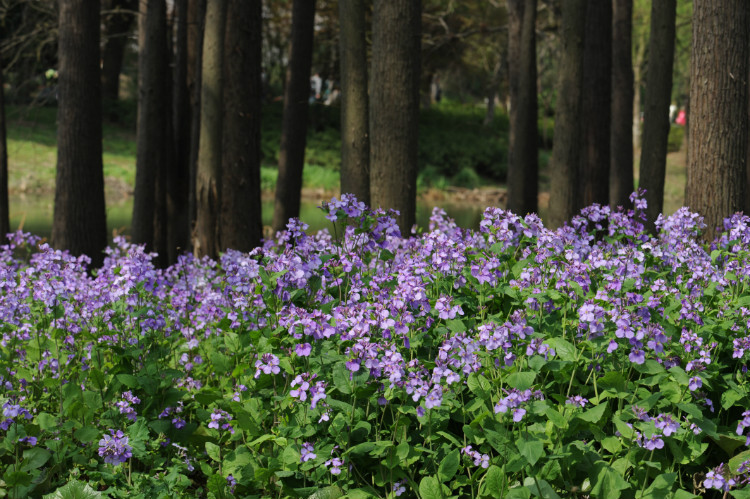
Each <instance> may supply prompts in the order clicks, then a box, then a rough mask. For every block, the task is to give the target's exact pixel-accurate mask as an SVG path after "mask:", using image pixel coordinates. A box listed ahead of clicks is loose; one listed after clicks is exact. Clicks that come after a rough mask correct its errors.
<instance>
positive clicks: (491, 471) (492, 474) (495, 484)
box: [484, 464, 508, 499]
mask: <svg viewBox="0 0 750 499" xmlns="http://www.w3.org/2000/svg"><path fill="white" fill-rule="evenodd" d="M484 487H485V490H486V493H488V494H490V495H492V497H496V498H498V499H502V497H503V496H502V493H503V490H504V489H507V487H508V486H507V484H506V483H505V475H503V470H501V469H500V468H498V467H497V466H495V465H494V464H493V465H491V466H490V467H489V468H488V469H487V474H486V475H485V477H484Z"/></svg>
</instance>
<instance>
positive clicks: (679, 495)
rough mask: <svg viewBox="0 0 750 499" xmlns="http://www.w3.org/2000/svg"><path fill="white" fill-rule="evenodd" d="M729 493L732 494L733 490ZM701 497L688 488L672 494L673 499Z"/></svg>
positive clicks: (698, 498) (696, 498) (695, 498)
mask: <svg viewBox="0 0 750 499" xmlns="http://www.w3.org/2000/svg"><path fill="white" fill-rule="evenodd" d="M729 493H730V494H731V493H732V492H729ZM700 497H701V496H697V495H695V494H692V493H690V492H688V491H687V490H683V489H677V490H676V491H675V493H674V496H672V499H700Z"/></svg>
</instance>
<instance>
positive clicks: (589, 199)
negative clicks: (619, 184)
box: [581, 0, 612, 206]
mask: <svg viewBox="0 0 750 499" xmlns="http://www.w3.org/2000/svg"><path fill="white" fill-rule="evenodd" d="M585 31H586V33H585V35H584V48H583V88H582V91H583V94H582V98H583V100H582V104H581V125H582V133H581V139H582V140H583V145H582V150H581V182H582V184H583V191H582V201H583V204H584V206H588V205H590V204H593V203H599V204H602V205H608V204H609V161H610V145H609V139H610V137H609V133H610V124H611V119H612V118H611V117H612V2H611V1H609V0H607V1H597V0H593V1H590V2H589V3H588V6H587V10H586V27H585Z"/></svg>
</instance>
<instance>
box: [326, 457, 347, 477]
mask: <svg viewBox="0 0 750 499" xmlns="http://www.w3.org/2000/svg"><path fill="white" fill-rule="evenodd" d="M343 465H344V461H342V460H341V458H338V457H334V458H331V459H329V460H328V461H326V462H325V466H326V468H331V469H330V472H331V475H340V474H341V467H342V466H343Z"/></svg>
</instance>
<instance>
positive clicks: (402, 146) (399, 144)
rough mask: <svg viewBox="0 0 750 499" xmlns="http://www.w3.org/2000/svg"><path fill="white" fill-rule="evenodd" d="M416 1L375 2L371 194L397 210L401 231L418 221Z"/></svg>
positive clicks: (418, 27) (418, 3) (376, 203)
mask: <svg viewBox="0 0 750 499" xmlns="http://www.w3.org/2000/svg"><path fill="white" fill-rule="evenodd" d="M421 15H422V6H421V1H420V0H375V4H374V7H373V16H372V79H371V81H372V89H371V91H370V196H371V201H372V205H373V206H374V207H381V208H384V209H390V208H393V209H396V210H398V211H399V215H398V217H397V222H398V225H399V227H400V229H401V233H402V234H403V235H404V236H408V235H409V233H410V231H411V228H412V226H413V225H414V223H415V221H416V204H417V159H418V143H417V141H418V136H419V75H420V55H421V54H420V52H421V24H422V19H421Z"/></svg>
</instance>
